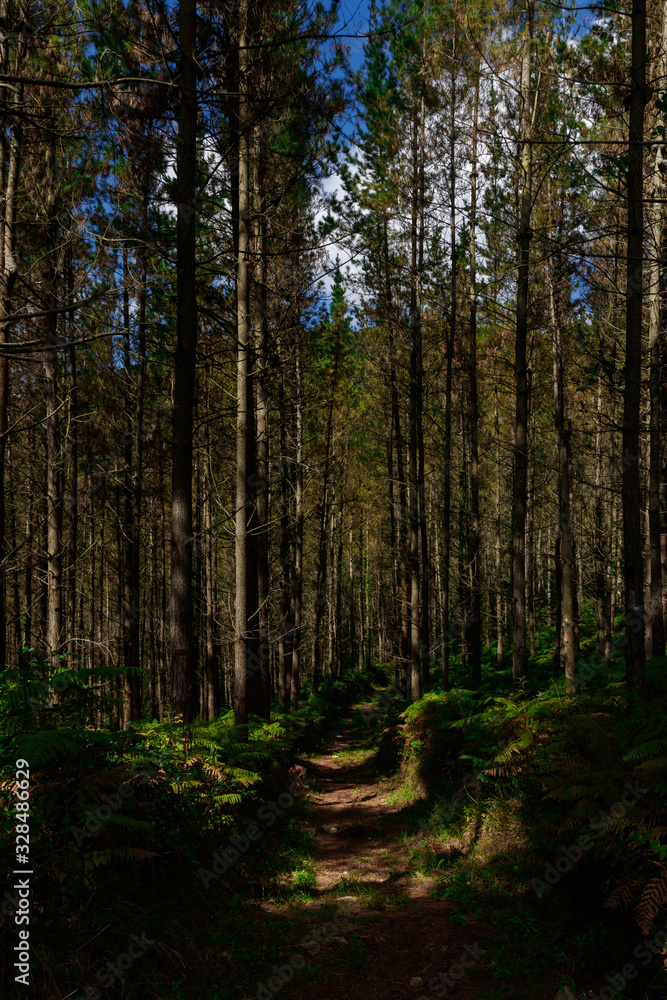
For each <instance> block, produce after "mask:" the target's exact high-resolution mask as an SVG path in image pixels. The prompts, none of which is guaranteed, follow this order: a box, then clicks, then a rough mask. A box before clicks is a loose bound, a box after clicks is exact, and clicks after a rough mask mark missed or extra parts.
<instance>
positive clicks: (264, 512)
mask: <svg viewBox="0 0 667 1000" xmlns="http://www.w3.org/2000/svg"><path fill="white" fill-rule="evenodd" d="M260 138H261V136H260V129H259V127H257V128H256V130H255V150H256V153H255V157H254V170H253V202H254V212H255V224H254V229H255V280H254V324H255V339H256V341H257V350H256V377H255V392H256V415H255V422H256V427H257V512H256V516H257V603H258V606H259V618H258V628H259V636H258V638H259V671H260V678H261V702H262V703H261V712H260V713H259V714H260V715H262V717H263V718H265V719H268V718H269V716H270V713H271V676H270V665H269V656H270V647H269V544H270V535H269V393H268V386H267V351H268V331H267V323H268V319H267V308H268V300H267V289H266V259H265V255H264V231H265V214H266V195H265V190H264V170H263V164H262V154H261V144H260Z"/></svg>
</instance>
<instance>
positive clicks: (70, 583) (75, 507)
mask: <svg viewBox="0 0 667 1000" xmlns="http://www.w3.org/2000/svg"><path fill="white" fill-rule="evenodd" d="M66 268H67V273H66V278H67V299H68V301H69V302H71V301H72V298H73V295H74V269H73V267H72V250H71V248H69V249H68V251H67V264H66ZM67 320H68V322H67V332H68V340H69V341H70V348H69V379H70V385H69V410H68V423H69V435H68V438H69V551H68V554H67V558H68V562H69V566H68V575H67V588H68V599H67V611H68V619H67V631H68V633H69V635H68V647H69V649H68V653H69V656H68V661H69V662H68V666H69V667H70V669H72V668H73V667H74V666H75V663H76V661H77V649H76V645H75V636H76V633H77V627H76V624H77V623H76V609H77V589H76V561H77V547H78V530H79V434H78V430H79V429H78V423H77V371H76V346H75V344H74V341H75V340H76V332H75V329H74V312H73V311H71V312H69V313H68V316H67Z"/></svg>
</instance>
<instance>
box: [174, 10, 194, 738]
mask: <svg viewBox="0 0 667 1000" xmlns="http://www.w3.org/2000/svg"><path fill="white" fill-rule="evenodd" d="M196 38H197V0H179V35H178V45H179V60H180V68H179V80H178V82H179V91H178V140H177V145H176V186H177V191H178V208H177V211H178V214H177V220H176V295H177V304H176V355H175V358H174V409H173V417H172V501H171V584H170V598H169V632H170V639H171V694H172V709H173V711H174V712H175V713H176V714H178V715H181V716H182V717H183V720H184V721H185V722H191V721H192V719H193V716H194V685H195V677H194V671H195V667H194V663H195V650H194V636H193V626H192V618H193V604H192V554H193V553H192V549H193V546H192V542H193V536H192V456H193V424H194V421H193V411H194V397H195V377H196V367H197V284H196V218H197V213H196V209H195V205H196V193H197V186H196V185H197V179H196V171H197V110H198V109H197V69H196V54H195V53H196Z"/></svg>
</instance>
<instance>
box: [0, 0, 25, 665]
mask: <svg viewBox="0 0 667 1000" xmlns="http://www.w3.org/2000/svg"><path fill="white" fill-rule="evenodd" d="M0 22H1V23H2V24H3V25H4V26H5V30H4V31H3V32H2V36H1V38H0V68H1V69H2V71H3V72H8V71H9V70H10V68H11V64H10V56H11V52H10V46H11V43H12V36H14V37H15V38H16V39H17V42H16V45H17V48H16V71H17V72H18V71H19V70H20V68H21V66H22V64H23V61H24V59H25V56H26V38H25V36H24V34H23V33H22V32H20V31H18V32H16V33H14V32H13V31H11V30H10V3H9V0H0ZM6 101H7V103H8V104H9V105H10V107H11V106H12V105H13V107H15V108H16V109H17V111H19V110H20V111H21V113H20V114H17V115H16V116H11V117H10V116H9V115H8V114H7V115H6V117H5V120H4V122H3V125H4V127H3V128H2V129H1V130H0V185H1V187H2V195H3V198H2V213H1V216H0V225H1V226H2V231H1V232H0V346H2V345H3V344H7V343H8V341H9V328H8V323H7V322H6V319H5V317H7V316H9V315H10V314H11V311H12V310H11V305H12V295H13V292H14V285H15V283H16V278H17V276H18V262H17V260H16V202H17V197H18V189H19V174H20V168H21V153H22V146H23V84H22V83H21V82H20V81H19V82H17V83H15V84H14V85H13V86H12V88H11V91H9V92H8V95H7V97H6ZM9 395H10V383H9V358H8V357H7V356H6V355H0V670H2V669H4V667H6V666H7V665H8V664H7V632H6V629H7V624H6V613H5V606H6V586H7V543H6V536H5V462H6V451H7V430H8V413H9Z"/></svg>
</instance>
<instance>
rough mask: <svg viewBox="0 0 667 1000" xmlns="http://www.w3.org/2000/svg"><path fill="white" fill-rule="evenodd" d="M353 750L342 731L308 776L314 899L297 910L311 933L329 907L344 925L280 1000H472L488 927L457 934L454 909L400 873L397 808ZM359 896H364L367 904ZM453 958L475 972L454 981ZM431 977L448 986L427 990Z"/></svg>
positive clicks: (405, 858)
mask: <svg viewBox="0 0 667 1000" xmlns="http://www.w3.org/2000/svg"><path fill="white" fill-rule="evenodd" d="M354 746H355V739H354V731H353V728H352V726H351V725H350V724H348V725H346V726H344V728H342V730H341V732H340V735H339V736H338V737H336V739H334V740H333V742H332V743H331V745H330V747H329V748H328V750H327V752H326V753H322V754H320V755H319V756H316V757H314V758H313V760H312V761H311V762H310V763H309V768H308V770H309V778H310V779H313V778H314V792H313V793H311V796H310V800H311V809H310V815H311V822H312V824H313V825H314V827H315V829H316V831H317V847H316V849H315V851H314V855H313V856H314V861H315V875H316V879H317V890H316V895H315V897H314V898H313V899H312V900H311V901H310V902H309V903H308V904H307V907H308V909H310V910H312V911H313V927H314V928H317V927H321V926H322V925H323V918H322V917H319V918H318V917H317V911H318V910H319V909H320V907H321V906H322V905H323V904H324V903H335V904H337V906H338V907H339V912H341V911H342V912H343V913H345V914H346V915H347V917H348V918H349V920H350V922H349V924H348V925H347V927H345V928H344V929H343V930H342V931H341V932H340V934H338V936H337V939H335V940H333V941H331V942H329V943H324V944H323V945H322V947H321V949H320V951H319V952H318V954H317V957H316V958H314V959H312V964H313V965H317V966H319V968H317V969H316V970H315V973H314V975H311V977H309V978H308V981H305V979H304V975H303V973H302V974H300V975H298V976H297V977H295V979H294V981H292V982H291V983H289V984H286V985H285V986H284V987H283V989H282V990H281V991H280V993H281V996H283V997H285V998H286V1000H287V998H289V1000H311V998H317V1000H348V998H357V997H358V998H364V1000H389V998H391V1000H399V998H406V1000H407V998H410V1000H419V998H420V997H429V998H430V997H437V996H456V997H457V998H460V1000H466V998H472V997H479V996H481V992H480V985H479V976H480V973H482V974H483V972H484V970H485V969H486V970H488V969H489V968H490V963H491V961H492V959H491V957H490V955H491V948H490V940H491V939H492V936H493V928H492V925H491V924H490V923H488V922H486V923H485V922H484V921H474V920H471V919H469V920H468V921H467V922H466V924H465V926H460V925H457V924H454V923H452V922H451V920H450V914H451V913H452V910H453V909H454V904H453V903H451V902H448V901H446V900H443V899H437V898H432V888H433V883H432V882H431V881H430V880H428V879H426V878H424V877H418V876H415V875H413V874H411V873H410V853H409V850H408V847H407V846H406V844H405V843H403V842H402V841H401V835H402V834H403V833H404V830H405V821H404V819H402V818H401V815H400V813H401V811H402V809H403V808H404V805H403V804H396V802H394V801H392V799H391V796H390V795H389V794H388V792H387V791H386V790H385V789H384V788H383V785H382V782H381V781H378V779H377V778H376V777H375V775H374V774H373V772H372V770H371V769H370V768H369V767H368V766H367V764H366V763H364V761H363V760H359V759H358V757H356V756H355V755H354V754H353V753H351V751H353V750H354ZM361 756H363V754H361ZM369 889H373V890H374V892H373V897H372V903H371V904H369V902H368V890H369ZM364 890H365V891H364ZM346 953H347V954H346ZM473 956H474V957H473ZM462 959H463V960H464V961H465V963H466V964H467V965H468V966H473V965H474V966H475V967H474V969H471V971H472V973H473V976H471V975H470V974H468V973H467V972H465V973H464V974H463V975H461V973H462V972H464V970H463V967H462V966H461V965H460V963H461V960H462ZM351 966H355V967H351ZM450 970H451V973H450ZM440 974H442V976H443V977H448V978H443V979H440V981H439V982H433V981H432V980H433V979H434V977H438V976H439V975H440ZM430 981H431V985H430V986H429V982H430ZM411 983H414V985H411ZM487 995H488V994H487ZM520 995H522V994H521V991H520V990H519V991H517V996H520Z"/></svg>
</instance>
